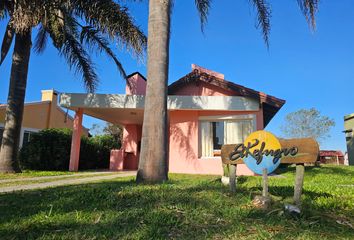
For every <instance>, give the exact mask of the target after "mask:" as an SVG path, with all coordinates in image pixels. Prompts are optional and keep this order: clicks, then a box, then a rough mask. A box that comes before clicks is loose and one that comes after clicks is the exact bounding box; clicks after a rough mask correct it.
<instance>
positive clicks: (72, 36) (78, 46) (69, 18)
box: [0, 0, 147, 172]
mask: <svg viewBox="0 0 354 240" xmlns="http://www.w3.org/2000/svg"><path fill="white" fill-rule="evenodd" d="M0 20H3V21H5V20H6V21H7V27H6V32H5V35H4V38H3V42H2V46H1V58H0V64H2V62H3V61H4V59H5V57H6V55H7V53H8V52H9V49H10V46H11V43H12V41H13V39H14V42H15V46H14V50H13V54H12V66H11V76H10V87H9V93H8V100H7V108H6V118H5V129H4V133H3V138H2V143H1V150H0V172H20V168H19V166H18V162H17V153H18V145H19V137H20V129H21V123H22V116H23V107H24V99H25V92H26V84H27V73H28V65H29V59H30V52H31V45H32V43H31V35H32V29H34V28H38V34H37V36H36V38H35V43H34V50H35V52H37V53H41V52H43V51H44V49H45V47H46V43H47V39H48V37H49V38H51V40H52V42H53V45H54V47H55V48H56V49H57V50H58V51H59V54H60V55H61V56H63V57H64V58H65V59H66V61H67V63H68V65H69V67H70V68H72V69H74V70H75V72H76V73H80V74H81V75H82V79H83V82H84V85H85V87H86V89H87V91H89V92H93V91H94V90H95V88H96V86H97V83H98V76H97V75H96V72H95V68H94V65H93V63H92V61H91V59H90V56H89V54H88V51H87V48H88V50H90V51H92V50H95V51H98V52H100V53H105V54H106V55H107V56H108V57H109V58H111V59H113V61H114V63H115V64H116V66H117V68H118V70H119V72H120V74H121V75H122V76H123V77H124V78H126V73H125V71H124V68H123V66H122V64H121V62H120V61H119V59H118V58H117V56H116V55H115V53H114V51H113V50H112V48H111V47H110V40H113V41H117V42H118V43H119V44H120V45H122V46H123V47H125V48H126V49H127V50H128V51H130V52H132V53H133V54H136V55H137V56H141V55H142V54H143V52H144V50H145V48H146V43H147V40H146V37H145V35H144V33H143V32H142V31H141V30H140V29H139V27H137V26H136V25H135V24H134V22H133V20H132V18H131V16H130V15H129V12H128V10H127V8H125V7H122V6H120V5H119V4H118V3H116V2H114V1H111V0H103V1H102V0H101V1H100V0H71V1H65V0H52V1H50V0H44V1H43V0H17V1H13V0H1V1H0Z"/></svg>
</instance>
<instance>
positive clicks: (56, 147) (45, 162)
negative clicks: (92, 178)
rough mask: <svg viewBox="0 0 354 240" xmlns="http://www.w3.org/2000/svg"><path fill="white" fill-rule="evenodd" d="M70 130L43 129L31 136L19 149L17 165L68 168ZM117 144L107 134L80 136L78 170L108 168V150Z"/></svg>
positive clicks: (33, 167) (28, 167)
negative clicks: (18, 163) (18, 162)
mask: <svg viewBox="0 0 354 240" xmlns="http://www.w3.org/2000/svg"><path fill="white" fill-rule="evenodd" d="M71 135H72V131H71V130H70V129H54V128H53V129H45V130H42V131H40V132H38V133H36V134H33V135H31V140H30V142H29V143H28V144H27V145H26V146H24V147H23V148H22V149H21V150H20V156H19V160H20V166H21V168H23V169H31V170H52V171H54V170H55V171H60V170H68V169H69V162H70V148H71ZM113 148H120V144H119V143H118V142H116V141H115V140H114V138H113V137H112V136H110V135H103V136H95V137H90V138H88V137H85V136H83V137H82V138H81V145H80V162H79V168H80V170H85V169H104V168H108V167H109V156H110V150H111V149H113Z"/></svg>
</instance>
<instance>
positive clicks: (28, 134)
mask: <svg viewBox="0 0 354 240" xmlns="http://www.w3.org/2000/svg"><path fill="white" fill-rule="evenodd" d="M30 141H31V132H28V131H25V132H24V133H23V141H22V147H24V146H26V145H27V144H28V143H29V142H30Z"/></svg>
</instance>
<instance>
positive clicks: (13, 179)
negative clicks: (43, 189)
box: [0, 171, 117, 183]
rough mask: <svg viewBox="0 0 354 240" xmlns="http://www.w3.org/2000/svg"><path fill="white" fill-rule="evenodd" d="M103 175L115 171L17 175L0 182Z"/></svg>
mask: <svg viewBox="0 0 354 240" xmlns="http://www.w3.org/2000/svg"><path fill="white" fill-rule="evenodd" d="M101 174H102V175H104V174H107V175H108V174H117V172H109V171H101V172H84V173H74V174H62V175H54V176H41V177H19V178H12V179H11V178H8V179H2V180H0V183H8V182H23V181H40V180H43V179H44V180H45V179H56V178H72V177H75V176H76V177H77V176H94V175H101Z"/></svg>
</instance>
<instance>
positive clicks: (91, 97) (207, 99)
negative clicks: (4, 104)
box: [59, 93, 259, 111]
mask: <svg viewBox="0 0 354 240" xmlns="http://www.w3.org/2000/svg"><path fill="white" fill-rule="evenodd" d="M144 102H145V96H143V95H124V94H92V93H90V94H78V93H62V94H61V95H60V100H59V104H60V106H61V107H64V108H69V109H72V110H75V109H78V108H117V109H119V108H125V109H144ZM167 107H168V109H169V110H219V111H258V110H259V102H258V101H256V100H254V99H251V98H246V97H240V96H177V95H172V96H168V99H167Z"/></svg>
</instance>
